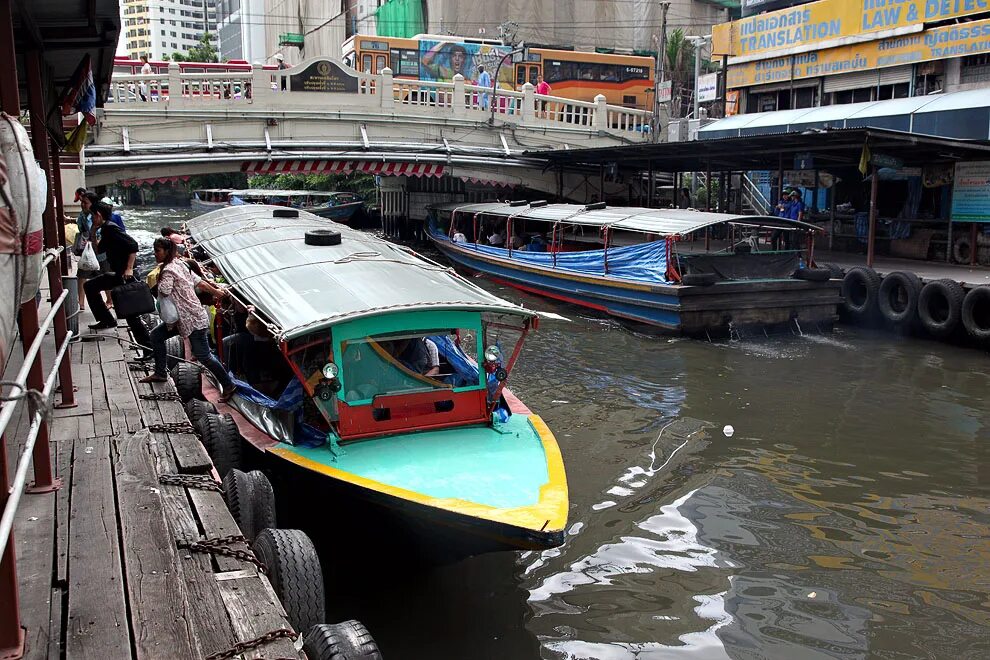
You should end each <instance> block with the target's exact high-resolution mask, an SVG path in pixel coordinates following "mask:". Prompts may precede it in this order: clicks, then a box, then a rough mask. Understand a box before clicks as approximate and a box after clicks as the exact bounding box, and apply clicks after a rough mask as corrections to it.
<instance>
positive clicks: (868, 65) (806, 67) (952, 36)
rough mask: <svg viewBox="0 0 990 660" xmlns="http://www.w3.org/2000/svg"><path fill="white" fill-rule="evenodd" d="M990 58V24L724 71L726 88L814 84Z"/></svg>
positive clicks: (938, 30)
mask: <svg viewBox="0 0 990 660" xmlns="http://www.w3.org/2000/svg"><path fill="white" fill-rule="evenodd" d="M987 52H990V19H987V20H983V21H972V22H970V23H962V24H960V25H950V26H947V27H941V28H936V29H934V30H927V31H925V32H918V33H915V34H909V35H905V36H903V37H892V38H890V39H877V40H876V41H868V42H863V43H856V44H850V45H848V46H840V47H838V48H829V49H826V50H819V51H813V52H810V53H799V54H797V55H788V56H787V57H776V58H773V59H767V60H758V61H754V62H746V63H745V64H733V65H729V68H728V71H727V73H726V86H727V87H729V88H735V87H747V86H749V85H762V84H765V83H775V82H786V81H788V80H791V78H792V77H793V79H794V80H800V79H802V78H817V77H819V76H828V75H832V74H836V73H852V72H856V71H863V70H866V69H883V68H885V67H891V66H900V65H902V64H914V63H915V62H926V61H930V60H939V59H944V58H948V57H959V56H962V55H972V54H976V53H987Z"/></svg>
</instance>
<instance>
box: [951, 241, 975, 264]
mask: <svg viewBox="0 0 990 660" xmlns="http://www.w3.org/2000/svg"><path fill="white" fill-rule="evenodd" d="M972 258H973V243H972V242H971V241H970V240H969V236H960V237H959V238H957V239H956V240H955V242H953V243H952V260H953V261H955V262H956V263H957V264H968V263H970V261H971V260H972Z"/></svg>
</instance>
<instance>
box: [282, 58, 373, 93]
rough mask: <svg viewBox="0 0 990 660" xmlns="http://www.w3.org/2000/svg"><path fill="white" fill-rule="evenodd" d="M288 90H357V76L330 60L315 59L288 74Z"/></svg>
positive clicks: (349, 91) (354, 91) (353, 91)
mask: <svg viewBox="0 0 990 660" xmlns="http://www.w3.org/2000/svg"><path fill="white" fill-rule="evenodd" d="M289 91H290V92H348V93H351V94H356V93H357V91H358V84H357V78H356V77H354V76H352V75H351V74H349V73H347V72H346V71H344V70H343V69H341V68H340V67H339V66H338V65H337V64H336V63H335V62H331V61H330V60H317V61H316V62H313V63H312V64H310V65H309V66H307V67H306V68H305V69H303V70H302V71H301V72H299V73H297V74H295V75H291V76H289Z"/></svg>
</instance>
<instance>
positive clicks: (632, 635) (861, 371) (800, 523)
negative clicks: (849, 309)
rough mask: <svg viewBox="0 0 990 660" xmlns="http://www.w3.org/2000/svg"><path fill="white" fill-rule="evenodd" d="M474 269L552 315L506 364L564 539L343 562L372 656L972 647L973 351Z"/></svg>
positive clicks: (984, 391) (845, 653)
mask: <svg viewBox="0 0 990 660" xmlns="http://www.w3.org/2000/svg"><path fill="white" fill-rule="evenodd" d="M181 215H188V213H185V214H183V213H180V212H169V211H132V212H130V213H128V214H127V216H126V217H127V221H128V224H129V226H133V227H134V228H135V229H138V230H141V229H144V230H155V229H157V227H158V226H161V225H162V224H166V223H169V222H174V221H175V219H176V218H177V217H178V216H181ZM136 233H137V234H138V238H139V239H141V240H142V242H143V243H144V242H148V243H149V244H150V241H146V240H145V239H144V238H142V236H144V234H142V233H141V232H140V231H137V232H136ZM147 236H151V234H150V233H149V234H147ZM478 282H479V283H480V284H481V285H482V286H484V287H486V288H489V289H491V290H494V291H496V292H497V293H499V294H501V295H504V296H505V297H507V298H510V299H513V300H517V301H521V302H523V303H525V304H526V305H527V306H531V307H536V308H539V309H545V310H549V311H554V312H557V313H559V314H562V315H564V316H566V317H568V318H569V319H570V322H563V321H546V320H544V321H543V323H542V325H541V328H540V331H539V332H537V333H535V334H534V335H532V338H531V340H530V341H529V343H528V346H527V348H526V350H525V352H524V354H523V356H522V358H521V360H520V364H519V366H518V367H517V370H516V371H515V372H514V374H513V378H512V381H511V385H512V387H513V389H514V390H515V392H516V393H517V394H518V395H519V396H520V398H522V399H523V400H524V401H525V402H526V403H527V404H528V405H529V406H530V407H531V408H532V409H533V410H534V411H536V412H538V413H540V414H541V415H543V417H544V418H545V419H546V421H547V422H548V424H549V425H550V428H551V429H553V431H554V432H555V433H556V435H557V439H558V441H559V443H560V446H561V449H562V451H563V454H564V460H565V462H566V465H567V472H568V477H569V482H570V497H571V512H570V533H569V535H568V538H567V542H566V544H565V545H564V546H563V547H562V548H559V549H556V550H553V551H548V552H544V553H542V554H539V553H528V554H521V555H508V554H506V555H496V556H486V557H479V558H476V559H472V560H469V561H466V562H463V563H461V564H458V565H455V566H448V567H444V568H441V569H434V570H431V571H423V570H420V569H414V568H411V567H409V566H406V565H404V564H403V562H402V560H401V558H398V557H393V558H392V561H385V562H383V561H381V559H380V558H379V559H376V560H375V561H373V562H372V561H369V562H368V564H367V565H361V566H354V570H353V575H354V578H353V583H349V584H346V585H342V586H339V587H338V589H337V590H336V591H332V592H330V594H329V596H328V598H329V600H330V602H331V603H332V606H331V613H332V615H333V617H334V619H335V620H339V619H342V618H350V617H355V618H359V619H361V620H362V621H363V622H364V623H365V624H366V625H367V626H368V627H369V628H370V629H371V631H372V633H373V634H374V635H375V637H376V638H377V639H378V641H379V643H380V645H381V647H382V649H383V651H384V652H385V655H386V657H388V658H391V659H397V658H538V657H544V658H600V659H603V660H617V659H627V658H628V659H632V658H638V659H643V658H651V659H652V658H668V657H681V656H691V657H696V658H724V657H728V658H747V659H748V658H836V657H838V658H866V657H875V658H986V657H990V412H988V396H987V395H988V392H990V375H988V374H990V369H988V366H990V360H988V356H987V354H986V353H981V352H978V351H976V350H973V349H958V348H954V347H951V346H947V345H944V344H940V343H936V342H930V341H919V340H914V339H902V338H897V337H895V336H893V335H889V334H882V333H877V334H874V333H868V332H865V331H860V330H853V329H848V328H840V330H839V331H838V332H836V333H835V334H834V335H829V336H826V337H820V336H817V337H790V336H788V337H775V338H771V339H765V338H763V337H762V336H761V337H760V339H759V340H753V341H745V340H744V341H740V342H733V343H720V344H708V343H703V342H699V341H693V340H680V339H669V338H663V337H655V336H648V335H640V334H635V333H632V332H630V331H628V330H625V329H623V328H622V327H620V326H619V325H617V324H615V323H613V322H611V321H607V320H603V319H596V318H589V317H587V315H585V313H584V312H582V311H580V310H577V309H576V308H573V307H568V306H563V305H557V304H556V303H552V302H549V301H545V300H542V299H537V298H533V297H529V296H526V295H524V294H518V293H516V292H514V291H512V290H509V289H504V288H500V287H497V286H495V285H492V284H491V283H488V282H485V281H484V280H478ZM727 425H731V426H732V427H733V429H734V432H733V433H732V434H731V436H727V434H726V433H725V432H724V430H723V429H724V427H726V426H727ZM383 551H384V555H385V556H386V557H387V556H388V555H387V549H383Z"/></svg>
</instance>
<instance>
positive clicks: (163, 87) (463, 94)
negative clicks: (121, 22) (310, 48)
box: [108, 63, 651, 139]
mask: <svg viewBox="0 0 990 660" xmlns="http://www.w3.org/2000/svg"><path fill="white" fill-rule="evenodd" d="M304 64H305V63H304ZM296 68H297V69H298V67H296ZM292 71H293V69H284V70H277V71H274V70H271V69H264V68H263V67H262V66H261V65H255V66H254V67H253V68H252V70H245V71H218V72H191V71H183V70H181V69H180V67H179V65H178V64H176V63H172V64H170V65H169V68H168V73H167V74H149V75H140V74H116V75H114V77H113V79H112V81H111V86H110V95H109V99H108V100H109V101H110V102H111V103H113V104H114V105H115V106H117V105H127V106H131V107H147V105H146V104H148V103H167V104H168V105H169V106H170V107H186V106H192V107H203V105H205V104H208V103H209V104H227V103H236V104H241V103H254V104H264V105H265V106H272V107H279V108H287V109H291V108H292V107H293V104H294V103H295V104H296V105H298V106H299V107H307V106H309V107H313V106H314V105H322V106H324V107H325V106H326V101H325V100H323V99H324V96H325V95H320V94H317V93H313V92H291V91H288V86H289V85H288V79H289V76H290V75H292V73H291V72H292ZM351 75H352V76H353V77H354V78H355V79H356V80H357V96H358V97H373V96H377V97H378V100H377V103H374V104H373V107H378V108H380V109H381V110H383V111H385V112H389V113H395V112H398V113H412V114H417V115H425V116H436V117H438V118H439V117H444V116H449V117H454V118H459V119H468V120H474V121H479V120H482V119H485V118H491V117H493V116H497V118H498V120H499V121H500V122H503V123H509V124H517V125H522V126H533V127H543V128H552V127H560V128H566V129H575V128H579V129H585V130H591V131H598V132H605V133H611V134H622V135H626V136H627V137H638V138H640V139H643V138H645V137H646V136H647V134H648V132H649V130H650V117H651V113H650V112H649V111H646V110H638V109H634V108H624V107H620V106H611V105H608V104H607V102H606V99H605V97H604V96H602V95H598V96H596V97H595V100H594V102H591V103H589V102H587V101H575V100H572V99H565V98H561V97H559V96H547V95H542V94H536V93H535V90H534V88H533V85H532V84H530V83H525V84H524V85H523V86H522V89H521V91H515V90H508V89H498V90H493V89H492V88H490V87H479V86H477V85H472V84H469V83H467V82H466V81H465V80H464V77H463V76H462V75H460V74H458V75H456V76H454V79H453V81H452V82H449V83H448V82H436V81H427V80H408V79H405V78H396V77H395V76H394V74H393V72H392V70H391V69H388V68H386V69H383V70H382V72H381V74H380V75H370V74H364V73H358V72H353V73H352V74H351ZM382 90H390V91H391V93H388V92H385V93H382ZM335 96H340V97H341V99H342V104H343V106H351V107H357V108H361V107H364V108H367V107H368V104H367V102H364V104H363V105H362V102H360V101H358V99H357V98H355V95H354V94H346V95H345V94H340V95H335ZM345 99H346V100H345Z"/></svg>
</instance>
